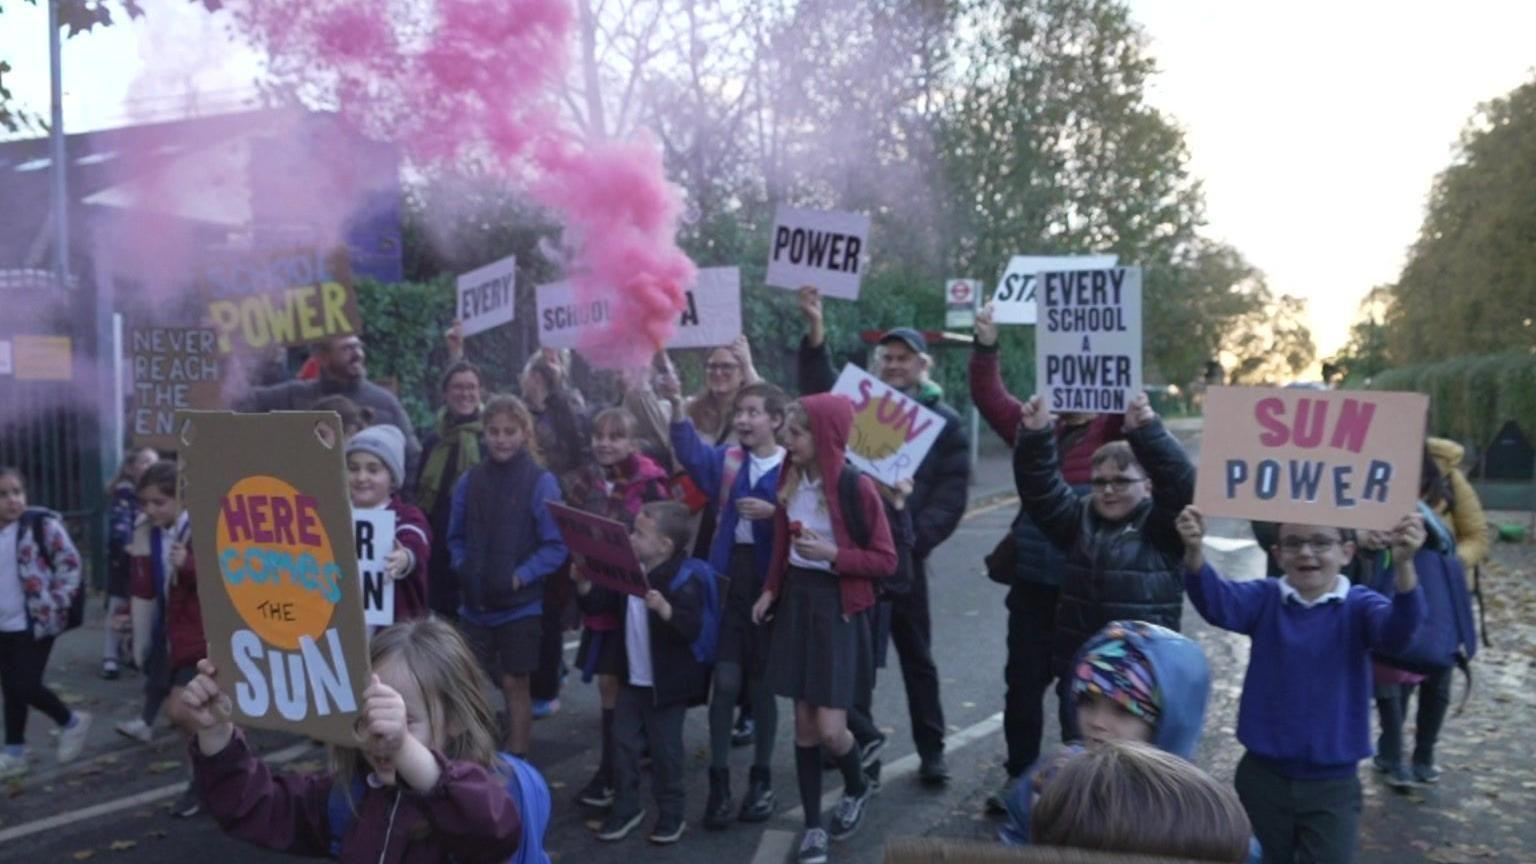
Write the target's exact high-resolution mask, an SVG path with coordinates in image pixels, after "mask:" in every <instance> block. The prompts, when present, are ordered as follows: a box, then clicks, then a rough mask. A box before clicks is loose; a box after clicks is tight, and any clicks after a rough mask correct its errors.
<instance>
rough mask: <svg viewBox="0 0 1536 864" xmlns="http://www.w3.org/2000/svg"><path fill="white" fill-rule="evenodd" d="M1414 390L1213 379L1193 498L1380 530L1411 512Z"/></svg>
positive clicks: (1419, 439)
mask: <svg viewBox="0 0 1536 864" xmlns="http://www.w3.org/2000/svg"><path fill="white" fill-rule="evenodd" d="M1428 412H1429V397H1428V396H1425V395H1423V394H1420V393H1387V392H1381V393H1378V392H1374V391H1363V390H1362V391H1333V392H1329V391H1321V390H1292V389H1276V388H1264V387H1212V388H1211V389H1210V390H1208V391H1206V395H1205V437H1204V439H1203V440H1202V442H1201V444H1200V470H1199V472H1198V473H1197V474H1196V476H1195V504H1196V505H1197V506H1199V507H1200V509H1201V510H1202V511H1204V512H1205V513H1206V514H1207V515H1211V516H1239V517H1242V518H1244V519H1260V520H1264V521H1267V522H1290V523H1293V524H1303V525H1336V526H1339V527H1342V528H1363V529H1375V530H1385V529H1389V528H1392V527H1393V526H1395V525H1396V524H1397V522H1398V520H1400V519H1402V518H1403V517H1404V516H1406V515H1407V514H1409V513H1411V512H1413V509H1414V506H1415V504H1416V502H1417V501H1418V500H1419V472H1420V471H1421V470H1422V468H1423V456H1424V419H1425V416H1426V415H1427V413H1428Z"/></svg>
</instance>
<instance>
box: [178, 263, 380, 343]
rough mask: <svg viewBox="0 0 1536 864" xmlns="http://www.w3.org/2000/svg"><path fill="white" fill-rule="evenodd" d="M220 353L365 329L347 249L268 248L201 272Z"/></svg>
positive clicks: (304, 340) (314, 340) (339, 334)
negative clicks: (287, 250)
mask: <svg viewBox="0 0 1536 864" xmlns="http://www.w3.org/2000/svg"><path fill="white" fill-rule="evenodd" d="M203 289H204V291H205V292H206V293H207V295H208V298H209V299H208V319H209V320H210V321H211V322H213V326H214V329H215V330H217V331H218V345H219V353H220V354H229V353H230V352H232V351H234V350H235V349H236V348H239V347H249V348H254V349H263V348H268V347H271V346H274V345H284V346H286V345H307V344H309V343H312V342H318V341H320V340H321V339H324V338H326V337H327V336H341V335H352V334H358V333H361V332H362V330H363V318H362V314H361V313H360V312H359V311H358V308H357V294H356V293H355V292H354V291H353V290H352V271H351V267H350V265H349V264H348V261H347V251H346V250H345V249H340V250H337V251H335V252H333V253H330V254H329V255H327V254H324V253H322V252H320V251H319V250H315V249H304V250H298V251H290V252H269V253H263V254H257V255H252V256H250V257H247V258H243V259H240V260H236V261H227V262H224V263H221V264H217V265H215V266H212V267H209V268H207V269H206V270H205V271H204V272H203Z"/></svg>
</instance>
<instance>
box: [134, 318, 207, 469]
mask: <svg viewBox="0 0 1536 864" xmlns="http://www.w3.org/2000/svg"><path fill="white" fill-rule="evenodd" d="M217 339H218V334H216V333H215V332H214V331H212V330H208V329H204V328H189V327H141V328H138V329H136V330H134V331H133V333H132V335H131V337H130V339H129V343H128V357H129V363H130V365H131V367H132V369H133V414H132V415H131V421H132V429H133V446H135V447H154V448H155V449H157V450H175V449H177V448H176V437H175V428H176V412H177V411H181V410H185V409H189V408H192V409H205V410H211V409H215V408H218V407H220V405H222V404H223V397H222V395H221V394H222V389H223V382H224V374H223V364H221V363H220V358H219V353H218V346H217V345H216V342H217Z"/></svg>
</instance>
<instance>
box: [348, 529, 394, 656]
mask: <svg viewBox="0 0 1536 864" xmlns="http://www.w3.org/2000/svg"><path fill="white" fill-rule="evenodd" d="M352 528H353V538H354V539H355V540H356V545H357V575H358V576H359V578H361V579H362V589H363V623H364V624H367V625H368V626H369V627H388V626H389V625H391V624H393V623H395V580H393V579H391V578H389V577H388V576H386V575H384V559H385V558H387V557H388V556H389V553H390V552H391V551H392V550H393V549H394V548H395V511H393V510H387V509H384V508H382V507H381V508H379V509H377V510H353V511H352Z"/></svg>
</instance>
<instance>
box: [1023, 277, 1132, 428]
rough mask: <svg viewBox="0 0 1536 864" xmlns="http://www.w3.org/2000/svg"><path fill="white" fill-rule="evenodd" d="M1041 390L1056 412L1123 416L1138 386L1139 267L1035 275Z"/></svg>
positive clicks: (1037, 373)
mask: <svg viewBox="0 0 1536 864" xmlns="http://www.w3.org/2000/svg"><path fill="white" fill-rule="evenodd" d="M1036 281H1037V283H1038V285H1039V288H1038V291H1037V293H1036V296H1037V299H1038V300H1039V303H1040V324H1039V328H1038V330H1037V332H1036V333H1035V376H1036V392H1038V393H1039V394H1040V395H1041V396H1043V397H1044V398H1045V406H1046V408H1048V409H1050V410H1051V411H1054V412H1056V413H1062V412H1073V413H1087V414H1119V413H1122V412H1124V411H1125V409H1126V408H1127V407H1128V406H1129V405H1130V404H1131V400H1132V399H1133V398H1135V396H1136V394H1137V393H1139V392H1141V268H1140V267H1117V268H1114V269H1112V270H1068V271H1056V270H1051V271H1047V272H1045V273H1042V274H1040V275H1039V277H1038V278H1037V280H1036Z"/></svg>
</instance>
